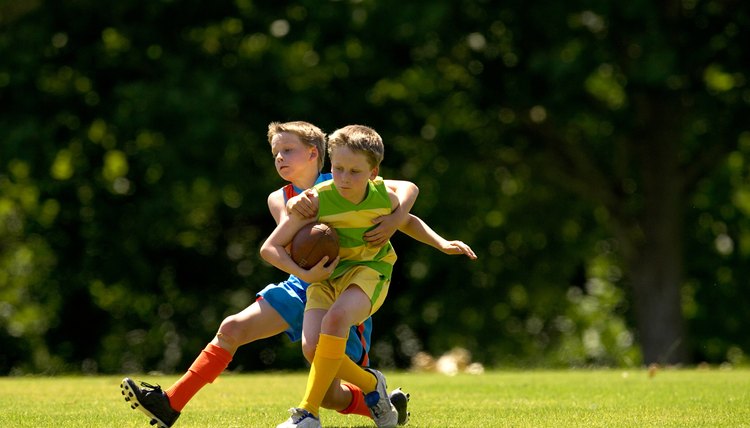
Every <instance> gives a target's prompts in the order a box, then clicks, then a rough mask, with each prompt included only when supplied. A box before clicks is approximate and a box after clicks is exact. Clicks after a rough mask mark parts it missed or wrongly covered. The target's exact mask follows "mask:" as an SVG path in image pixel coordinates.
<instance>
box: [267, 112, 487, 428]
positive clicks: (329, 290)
mask: <svg viewBox="0 0 750 428" xmlns="http://www.w3.org/2000/svg"><path fill="white" fill-rule="evenodd" d="M328 153H329V156H330V159H331V172H332V174H333V180H330V181H326V182H323V183H320V184H318V185H316V186H315V187H313V189H312V190H311V191H310V193H308V194H307V195H306V196H307V197H308V198H309V199H310V200H311V201H312V203H313V210H314V211H315V212H316V213H317V215H316V216H313V217H307V218H303V217H302V216H300V215H298V213H295V212H292V213H291V214H290V215H289V216H287V217H286V218H285V219H283V220H282V221H281V223H279V225H278V226H277V228H276V229H275V230H274V231H273V233H272V234H271V235H270V236H269V237H268V239H267V240H266V242H265V243H264V244H263V246H262V248H261V255H262V256H263V258H264V259H265V260H266V261H268V262H269V263H271V264H272V265H274V266H276V267H278V268H279V269H282V270H284V271H286V272H288V273H290V274H293V275H296V276H298V277H299V278H301V279H303V280H305V281H307V282H309V283H310V286H309V288H308V290H307V305H306V307H305V317H304V322H303V339H302V340H303V351H304V353H305V355H306V356H307V357H308V359H310V360H311V361H312V367H311V369H310V375H309V377H308V382H307V388H306V392H305V397H304V398H303V400H302V402H301V403H300V404H299V406H298V407H297V408H294V409H292V410H291V412H292V416H291V417H290V418H289V419H288V420H287V421H286V422H284V423H282V424H281V425H279V426H278V427H304V428H308V427H314V428H317V427H320V426H321V425H320V419H319V409H320V403H321V401H322V399H323V396H324V395H325V392H326V390H327V389H328V387H329V385H330V384H331V382H332V380H333V379H334V378H337V377H338V378H341V379H344V380H346V381H348V382H351V383H353V384H354V385H357V386H358V387H360V388H361V389H362V391H363V392H364V393H366V396H365V401H366V402H367V405H368V407H370V411H371V413H372V416H373V419H374V420H375V422H376V424H377V425H378V426H379V427H395V426H396V423H397V418H398V413H397V412H396V409H395V408H394V407H393V405H392V404H391V403H390V401H388V394H387V390H386V388H387V385H386V382H385V378H384V377H383V375H382V373H380V372H379V371H377V370H374V369H363V368H362V367H360V366H358V365H356V364H352V363H351V360H349V359H347V358H344V349H345V344H346V338H347V334H348V331H349V329H350V327H351V326H352V325H356V324H359V323H361V322H362V321H363V320H365V319H367V317H369V316H370V315H372V314H373V313H375V312H376V311H377V310H378V308H380V306H381V305H382V304H383V301H384V300H385V297H386V295H387V293H388V287H389V285H390V279H391V273H392V270H393V264H394V263H395V261H396V253H395V251H394V249H393V247H392V246H391V244H390V242H386V243H385V244H384V245H382V246H378V247H376V246H373V245H370V244H368V243H367V242H366V241H365V240H364V237H363V235H364V233H365V232H366V231H367V230H368V229H369V228H371V227H372V225H373V220H374V219H376V218H377V217H379V216H382V215H386V214H389V213H391V211H392V210H394V209H396V208H397V207H398V204H399V202H398V199H397V198H396V195H395V194H394V193H393V192H392V191H391V190H389V189H388V188H387V187H386V186H384V185H383V179H382V178H380V177H378V170H379V165H380V162H381V161H382V159H383V154H384V147H383V141H382V139H381V138H380V135H378V133H377V132H375V130H373V129H372V128H369V127H366V126H361V125H350V126H346V127H344V128H341V129H339V130H337V131H335V132H333V133H332V134H331V135H330V136H329V139H328ZM312 221H321V222H325V223H328V224H329V225H330V226H332V227H333V228H335V229H336V231H337V233H338V235H339V243H340V250H339V257H337V258H336V259H335V260H333V261H331V263H328V265H326V264H327V262H329V260H327V258H324V259H323V260H321V261H320V263H318V265H316V266H314V267H312V268H310V269H302V268H301V267H299V266H297V265H296V264H295V263H294V261H292V259H291V257H290V256H289V255H288V254H287V253H286V251H285V247H286V245H287V244H288V243H289V242H291V240H292V238H293V237H294V235H295V234H296V232H297V231H298V230H299V229H300V228H301V227H302V226H303V225H305V224H307V223H310V222H312ZM471 256H473V253H471V255H470V257H471ZM474 257H475V256H474ZM316 345H317V347H316Z"/></svg>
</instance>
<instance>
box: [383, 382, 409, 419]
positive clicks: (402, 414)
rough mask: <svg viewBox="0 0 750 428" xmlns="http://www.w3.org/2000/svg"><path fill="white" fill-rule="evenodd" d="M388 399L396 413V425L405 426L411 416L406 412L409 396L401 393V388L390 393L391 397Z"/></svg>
mask: <svg viewBox="0 0 750 428" xmlns="http://www.w3.org/2000/svg"><path fill="white" fill-rule="evenodd" d="M388 398H390V400H391V404H393V407H395V408H396V410H397V411H398V424H399V425H405V424H406V423H407V422H409V416H410V415H411V414H410V413H409V411H408V410H407V407H408V405H409V400H410V399H411V395H410V394H407V393H405V392H404V391H402V390H401V388H396V389H394V390H393V391H391V395H389V396H388Z"/></svg>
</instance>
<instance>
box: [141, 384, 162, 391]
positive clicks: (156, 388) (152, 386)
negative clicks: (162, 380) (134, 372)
mask: <svg viewBox="0 0 750 428" xmlns="http://www.w3.org/2000/svg"><path fill="white" fill-rule="evenodd" d="M141 386H143V387H145V388H149V389H152V390H154V391H157V392H161V385H158V384H157V385H151V384H150V383H148V382H141Z"/></svg>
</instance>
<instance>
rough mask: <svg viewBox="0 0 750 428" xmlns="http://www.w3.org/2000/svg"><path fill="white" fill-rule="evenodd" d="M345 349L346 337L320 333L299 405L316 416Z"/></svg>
mask: <svg viewBox="0 0 750 428" xmlns="http://www.w3.org/2000/svg"><path fill="white" fill-rule="evenodd" d="M345 351H346V338H345V337H337V336H329V335H327V334H323V333H321V334H320V338H319V339H318V347H317V348H316V350H315V357H314V358H313V362H312V367H310V374H309V376H308V377H307V388H306V390H305V397H304V398H303V399H302V402H301V403H300V405H299V406H298V407H301V408H303V409H305V410H307V411H308V412H310V413H312V414H313V415H315V416H316V417H317V416H318V415H319V414H320V403H322V402H323V397H325V395H326V392H327V391H328V388H329V387H330V386H331V382H333V379H334V378H335V377H336V373H337V372H338V371H339V366H340V365H341V361H342V360H344V359H345V358H344V355H345Z"/></svg>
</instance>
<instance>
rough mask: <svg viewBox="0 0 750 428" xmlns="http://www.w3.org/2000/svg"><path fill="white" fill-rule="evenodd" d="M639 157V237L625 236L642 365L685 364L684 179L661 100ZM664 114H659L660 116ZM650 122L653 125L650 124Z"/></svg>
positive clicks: (651, 112)
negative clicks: (683, 290) (652, 125)
mask: <svg viewBox="0 0 750 428" xmlns="http://www.w3.org/2000/svg"><path fill="white" fill-rule="evenodd" d="M651 105H652V106H658V107H657V108H656V109H650V115H649V116H650V119H651V120H654V119H656V120H655V122H656V125H657V127H658V129H659V130H653V129H652V132H653V133H648V134H647V135H649V137H648V138H646V139H644V141H643V142H642V143H643V145H642V146H641V153H639V165H640V167H641V175H642V179H643V180H642V183H643V189H641V190H642V192H641V195H642V197H643V201H642V202H643V204H642V211H641V212H640V213H639V215H638V220H637V221H638V227H637V230H638V233H636V234H631V235H630V236H629V239H630V240H631V242H630V244H631V245H630V248H631V249H632V250H633V251H632V252H631V253H630V254H629V255H628V256H627V263H628V265H629V276H630V278H629V279H630V281H631V286H632V291H633V305H634V307H633V309H634V312H635V319H636V328H637V333H638V341H639V343H640V345H641V350H642V352H643V358H644V362H645V363H646V364H651V363H659V364H681V363H686V362H687V355H686V351H685V350H686V346H685V345H686V344H685V342H686V336H685V325H684V318H683V314H682V299H681V290H680V289H681V286H682V277H683V264H682V257H683V254H682V253H683V251H682V245H683V240H682V233H683V215H684V204H683V202H684V198H685V195H684V193H683V192H684V187H683V185H682V184H683V183H682V181H683V177H682V176H681V175H680V169H679V159H678V157H679V150H678V147H677V144H679V143H678V141H677V138H676V135H675V133H674V129H676V128H674V127H670V126H668V125H674V121H673V120H670V119H669V118H668V116H669V114H668V113H667V114H664V113H666V112H667V111H668V110H667V109H664V108H663V107H664V105H662V104H661V103H659V102H656V103H652V104H651ZM660 113H662V114H660ZM651 120H650V121H649V122H650V123H651V124H654V122H651Z"/></svg>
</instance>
